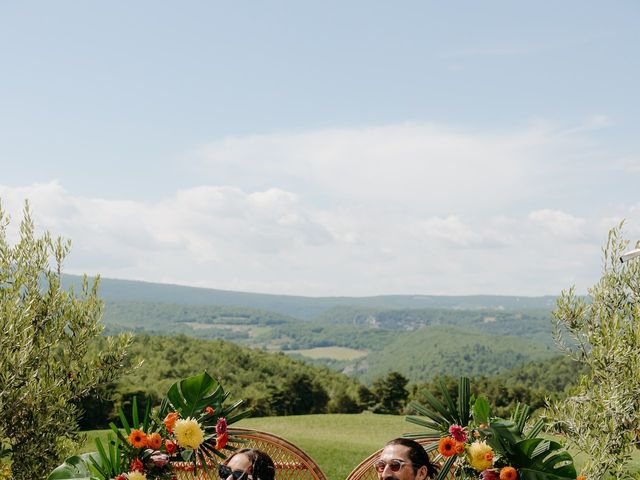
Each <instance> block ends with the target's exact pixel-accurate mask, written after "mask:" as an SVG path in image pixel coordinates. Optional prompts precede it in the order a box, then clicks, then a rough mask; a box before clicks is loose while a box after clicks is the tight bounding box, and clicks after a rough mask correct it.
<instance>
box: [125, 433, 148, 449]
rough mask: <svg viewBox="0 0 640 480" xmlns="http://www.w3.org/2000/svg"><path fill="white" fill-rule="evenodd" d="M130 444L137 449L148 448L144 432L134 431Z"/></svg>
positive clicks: (130, 437) (130, 436)
mask: <svg viewBox="0 0 640 480" xmlns="http://www.w3.org/2000/svg"><path fill="white" fill-rule="evenodd" d="M129 443H130V444H131V445H133V446H134V447H135V448H144V447H146V446H147V435H146V434H145V433H144V432H143V431H142V430H138V429H137V428H136V429H133V430H131V434H130V435H129Z"/></svg>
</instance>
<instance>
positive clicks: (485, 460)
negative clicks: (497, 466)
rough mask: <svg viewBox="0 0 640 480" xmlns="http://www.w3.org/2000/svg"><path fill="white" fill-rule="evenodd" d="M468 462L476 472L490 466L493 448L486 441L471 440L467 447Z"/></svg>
mask: <svg viewBox="0 0 640 480" xmlns="http://www.w3.org/2000/svg"><path fill="white" fill-rule="evenodd" d="M468 455H469V464H470V465H471V466H472V467H473V468H474V469H475V470H477V471H478V472H481V471H483V470H486V469H487V468H491V466H492V465H493V450H492V449H491V447H490V446H489V445H487V443H486V442H473V443H472V444H471V446H470V447H469V449H468Z"/></svg>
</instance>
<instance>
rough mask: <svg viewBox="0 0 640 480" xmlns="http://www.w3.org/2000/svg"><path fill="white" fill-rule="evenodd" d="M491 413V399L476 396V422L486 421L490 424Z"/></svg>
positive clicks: (486, 423)
mask: <svg viewBox="0 0 640 480" xmlns="http://www.w3.org/2000/svg"><path fill="white" fill-rule="evenodd" d="M490 415H491V407H489V401H488V400H487V399H486V397H478V398H476V401H475V403H474V404H473V419H474V420H475V421H476V423H478V424H480V423H484V424H485V425H489V416H490Z"/></svg>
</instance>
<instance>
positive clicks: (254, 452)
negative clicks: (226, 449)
mask: <svg viewBox="0 0 640 480" xmlns="http://www.w3.org/2000/svg"><path fill="white" fill-rule="evenodd" d="M241 453H242V454H244V455H246V456H247V457H249V460H250V461H251V475H252V476H253V478H254V479H255V480H274V479H275V476H276V467H275V466H274V464H273V460H271V457H270V456H269V455H267V454H266V453H265V452H263V451H262V450H258V449H257V448H241V449H240V450H236V451H235V452H234V453H233V455H231V456H230V457H229V458H227V460H226V461H225V462H224V463H225V465H226V464H227V463H229V460H231V459H232V458H233V457H235V456H236V455H239V454H241Z"/></svg>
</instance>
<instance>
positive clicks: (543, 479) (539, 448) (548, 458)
mask: <svg viewBox="0 0 640 480" xmlns="http://www.w3.org/2000/svg"><path fill="white" fill-rule="evenodd" d="M439 389H440V392H441V394H442V398H443V400H444V401H440V400H438V399H437V398H435V397H434V396H433V395H431V394H430V393H429V392H423V393H424V395H425V398H426V400H427V402H428V403H429V405H428V406H423V405H421V404H419V403H417V402H412V403H410V404H409V407H410V408H412V409H413V410H414V411H415V412H416V413H418V414H419V415H420V416H419V417H417V416H409V417H407V421H409V422H412V423H415V424H417V425H421V426H423V427H426V428H429V429H430V430H432V431H433V432H429V433H424V432H420V433H411V434H407V435H406V436H407V437H411V438H431V439H433V440H434V443H433V444H431V445H429V446H427V447H426V450H427V451H435V450H437V454H436V461H440V462H442V467H441V469H440V472H439V474H438V477H437V480H443V479H444V478H445V477H446V476H447V474H448V473H449V472H450V471H451V469H452V468H454V474H455V476H456V478H460V479H481V480H517V479H520V480H575V479H576V478H577V477H576V470H575V467H574V465H573V459H572V457H571V455H570V454H569V452H567V451H566V450H564V449H563V447H562V445H560V444H559V443H558V442H555V441H552V440H547V439H544V438H541V437H538V434H539V433H540V432H541V430H542V428H543V426H544V422H543V421H542V419H539V420H538V421H537V422H535V423H534V424H533V425H532V426H531V427H530V428H529V429H527V431H526V433H525V425H526V422H527V420H528V419H529V416H530V409H529V407H528V406H526V405H518V407H517V408H516V410H515V412H514V413H513V415H512V416H511V418H510V419H508V420H505V419H501V418H497V417H493V416H492V415H491V409H490V407H489V402H488V401H487V399H486V398H485V397H481V396H480V397H478V398H476V399H474V398H472V397H471V395H470V384H469V379H468V378H466V377H462V378H460V382H459V384H458V398H457V401H456V402H454V401H453V399H452V398H451V395H450V394H449V392H448V390H447V388H446V386H445V385H444V383H443V382H440V386H439ZM425 417H426V418H425ZM578 478H579V477H578ZM582 480H583V479H582Z"/></svg>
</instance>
